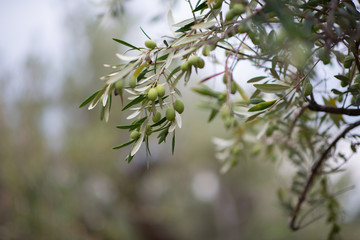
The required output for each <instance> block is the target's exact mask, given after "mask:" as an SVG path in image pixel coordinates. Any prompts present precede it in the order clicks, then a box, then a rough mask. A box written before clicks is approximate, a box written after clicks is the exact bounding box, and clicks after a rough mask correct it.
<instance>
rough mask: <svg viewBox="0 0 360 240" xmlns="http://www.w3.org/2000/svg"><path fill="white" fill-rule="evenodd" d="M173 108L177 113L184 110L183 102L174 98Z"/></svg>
mask: <svg viewBox="0 0 360 240" xmlns="http://www.w3.org/2000/svg"><path fill="white" fill-rule="evenodd" d="M174 108H175V110H176V111H177V112H178V113H180V114H181V113H183V112H184V103H183V102H182V101H181V100H180V99H176V100H175V102H174Z"/></svg>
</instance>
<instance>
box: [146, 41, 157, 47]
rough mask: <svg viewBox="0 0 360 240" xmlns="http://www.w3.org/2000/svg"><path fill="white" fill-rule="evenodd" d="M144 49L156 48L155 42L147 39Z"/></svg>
mask: <svg viewBox="0 0 360 240" xmlns="http://www.w3.org/2000/svg"><path fill="white" fill-rule="evenodd" d="M145 47H147V48H150V49H154V48H156V42H154V41H153V40H150V39H148V40H146V41H145Z"/></svg>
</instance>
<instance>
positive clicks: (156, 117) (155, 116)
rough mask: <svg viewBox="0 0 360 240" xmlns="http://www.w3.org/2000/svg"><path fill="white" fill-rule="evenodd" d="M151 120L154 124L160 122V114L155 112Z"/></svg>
mask: <svg viewBox="0 0 360 240" xmlns="http://www.w3.org/2000/svg"><path fill="white" fill-rule="evenodd" d="M152 120H153V122H154V123H157V122H159V121H160V120H161V113H160V112H159V111H156V112H155V114H154V115H153V117H152Z"/></svg>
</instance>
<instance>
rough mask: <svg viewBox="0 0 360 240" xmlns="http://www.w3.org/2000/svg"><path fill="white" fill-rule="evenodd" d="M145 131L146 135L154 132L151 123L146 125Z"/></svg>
mask: <svg viewBox="0 0 360 240" xmlns="http://www.w3.org/2000/svg"><path fill="white" fill-rule="evenodd" d="M145 133H146V135H150V134H151V133H152V128H151V126H150V125H147V126H146V130H145Z"/></svg>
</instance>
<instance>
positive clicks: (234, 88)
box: [230, 81, 236, 94]
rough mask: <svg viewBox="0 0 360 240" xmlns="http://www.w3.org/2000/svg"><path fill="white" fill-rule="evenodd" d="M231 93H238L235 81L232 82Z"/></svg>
mask: <svg viewBox="0 0 360 240" xmlns="http://www.w3.org/2000/svg"><path fill="white" fill-rule="evenodd" d="M230 92H231V94H235V93H236V83H235V82H234V81H232V82H231V89H230Z"/></svg>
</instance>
